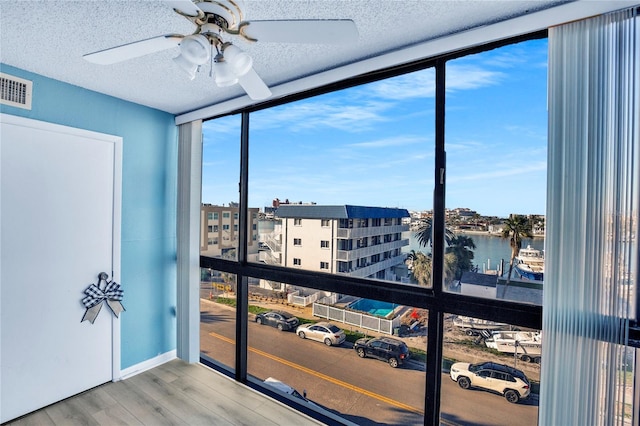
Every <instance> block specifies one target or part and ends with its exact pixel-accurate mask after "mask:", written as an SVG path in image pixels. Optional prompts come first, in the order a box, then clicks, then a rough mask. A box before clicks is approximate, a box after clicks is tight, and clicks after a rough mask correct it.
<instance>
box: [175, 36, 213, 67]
mask: <svg viewBox="0 0 640 426" xmlns="http://www.w3.org/2000/svg"><path fill="white" fill-rule="evenodd" d="M209 52H210V44H209V40H208V39H207V38H206V37H205V36H203V35H202V34H192V35H189V36H186V37H184V38H183V39H182V42H180V54H181V55H182V56H184V58H185V59H186V60H188V61H189V62H192V63H194V64H196V65H202V64H204V63H206V62H207V61H208V60H209V58H211V56H210V53H209Z"/></svg>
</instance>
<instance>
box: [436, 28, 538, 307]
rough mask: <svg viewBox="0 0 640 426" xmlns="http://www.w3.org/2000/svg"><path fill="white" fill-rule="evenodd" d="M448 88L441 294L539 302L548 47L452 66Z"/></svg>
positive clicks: (506, 51)
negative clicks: (442, 290)
mask: <svg viewBox="0 0 640 426" xmlns="http://www.w3.org/2000/svg"><path fill="white" fill-rule="evenodd" d="M446 85H447V95H446V117H447V119H446V130H445V140H446V142H445V145H446V151H447V188H446V206H447V212H446V226H447V230H448V233H447V235H448V244H447V248H446V250H447V254H446V256H445V288H446V289H447V290H450V291H457V292H461V293H463V294H469V295H473V296H481V297H490V298H501V299H509V300H514V301H520V302H528V303H534V304H542V280H543V272H544V233H545V216H544V214H545V210H546V205H545V203H546V172H547V102H546V91H547V40H546V39H544V40H531V41H526V42H522V43H518V44H513V45H508V46H504V47H501V48H497V49H494V50H491V51H486V52H482V53H478V54H475V55H469V56H465V57H462V58H459V59H455V60H451V61H449V62H448V63H447V81H446ZM512 240H513V244H512ZM514 246H515V247H518V248H519V253H518V251H517V250H515V251H514V250H512V247H514ZM509 274H511V275H509Z"/></svg>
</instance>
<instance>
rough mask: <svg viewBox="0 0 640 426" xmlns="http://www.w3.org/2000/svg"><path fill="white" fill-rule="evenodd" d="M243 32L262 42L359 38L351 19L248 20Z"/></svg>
mask: <svg viewBox="0 0 640 426" xmlns="http://www.w3.org/2000/svg"><path fill="white" fill-rule="evenodd" d="M247 24H248V25H245V26H243V27H242V32H243V33H244V34H245V35H247V36H248V37H251V38H253V39H256V40H258V41H261V42H278V43H317V44H346V43H352V42H355V41H356V40H357V39H358V28H356V24H355V23H354V22H353V21H352V20H350V19H336V20H313V19H303V20H283V21H248V22H247Z"/></svg>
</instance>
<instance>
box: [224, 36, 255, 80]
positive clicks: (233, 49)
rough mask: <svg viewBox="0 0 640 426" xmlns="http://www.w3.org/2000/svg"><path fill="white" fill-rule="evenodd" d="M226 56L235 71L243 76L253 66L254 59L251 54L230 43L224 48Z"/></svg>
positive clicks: (239, 75)
mask: <svg viewBox="0 0 640 426" xmlns="http://www.w3.org/2000/svg"><path fill="white" fill-rule="evenodd" d="M224 58H225V60H226V61H227V63H228V64H229V65H230V66H231V68H232V70H233V73H234V74H235V75H237V76H238V77H241V76H243V75H245V74H246V73H248V72H249V70H250V69H251V67H252V66H253V59H252V58H251V56H249V54H248V53H247V52H245V51H243V50H242V49H240V48H239V47H238V46H234V45H233V44H230V45H228V46H227V47H225V49H224Z"/></svg>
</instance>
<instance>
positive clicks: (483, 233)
mask: <svg viewBox="0 0 640 426" xmlns="http://www.w3.org/2000/svg"><path fill="white" fill-rule="evenodd" d="M453 233H454V234H470V235H486V236H487V237H497V238H502V233H499V232H498V233H496V232H489V231H473V230H470V229H457V230H455V231H453ZM533 238H544V235H534V236H533Z"/></svg>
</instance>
